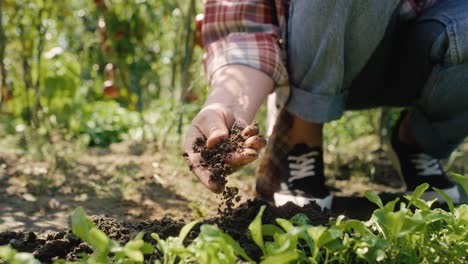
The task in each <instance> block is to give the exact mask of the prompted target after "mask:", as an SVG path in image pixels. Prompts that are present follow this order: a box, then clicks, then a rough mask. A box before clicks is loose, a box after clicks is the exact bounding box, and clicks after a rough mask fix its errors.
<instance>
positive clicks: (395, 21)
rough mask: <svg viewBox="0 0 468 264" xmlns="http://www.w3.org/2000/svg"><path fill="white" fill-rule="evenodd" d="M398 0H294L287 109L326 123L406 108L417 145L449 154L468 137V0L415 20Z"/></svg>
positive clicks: (455, 0)
mask: <svg viewBox="0 0 468 264" xmlns="http://www.w3.org/2000/svg"><path fill="white" fill-rule="evenodd" d="M398 4H399V1H372V0H327V1H305V0H296V1H292V3H291V8H290V20H289V25H288V27H289V30H288V55H289V69H290V75H289V77H290V83H291V96H290V99H289V102H288V105H287V110H288V111H290V112H292V113H294V114H296V115H298V116H300V117H302V118H304V119H306V120H308V121H311V122H316V123H323V122H328V121H331V120H334V119H338V118H340V117H341V115H342V113H343V111H345V110H352V109H364V108H372V107H377V106H407V107H408V108H409V117H410V122H411V130H412V134H413V135H414V137H415V138H416V140H417V141H418V143H419V144H420V146H421V147H422V148H423V149H424V151H425V152H426V153H428V154H430V155H432V156H434V157H437V158H447V157H448V156H449V155H450V154H451V153H452V151H453V150H454V149H456V148H457V146H458V145H459V144H460V143H461V142H462V141H463V140H464V139H465V137H466V136H467V135H468V1H466V0H445V1H441V2H440V3H438V4H436V5H435V6H433V7H432V8H430V9H428V10H426V11H424V13H423V14H422V15H420V16H419V17H418V18H417V19H415V20H411V21H403V20H401V19H400V17H399V16H398V10H399V8H398ZM317 10H318V11H317ZM314 13H315V14H314ZM375 14H378V16H375ZM320 19H323V21H322V22H317V21H318V20H320Z"/></svg>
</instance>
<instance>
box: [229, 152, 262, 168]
mask: <svg viewBox="0 0 468 264" xmlns="http://www.w3.org/2000/svg"><path fill="white" fill-rule="evenodd" d="M257 158H258V153H257V151H255V150H254V149H250V148H245V149H243V150H242V152H239V153H238V152H235V153H232V155H231V156H230V157H229V159H228V161H227V163H228V164H229V166H231V167H232V168H234V169H237V168H239V167H242V166H244V165H247V164H249V163H251V162H253V161H255V160H256V159H257Z"/></svg>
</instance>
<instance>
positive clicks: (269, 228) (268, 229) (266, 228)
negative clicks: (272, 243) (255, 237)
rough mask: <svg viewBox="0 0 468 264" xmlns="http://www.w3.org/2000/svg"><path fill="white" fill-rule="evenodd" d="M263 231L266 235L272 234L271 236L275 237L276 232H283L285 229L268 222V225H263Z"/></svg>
mask: <svg viewBox="0 0 468 264" xmlns="http://www.w3.org/2000/svg"><path fill="white" fill-rule="evenodd" d="M262 233H263V236H264V237H266V236H270V237H273V236H274V235H275V234H283V233H284V231H283V229H281V228H279V227H277V226H275V225H270V224H267V225H263V226H262Z"/></svg>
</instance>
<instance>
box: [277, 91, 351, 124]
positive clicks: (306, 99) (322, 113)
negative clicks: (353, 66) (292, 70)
mask: <svg viewBox="0 0 468 264" xmlns="http://www.w3.org/2000/svg"><path fill="white" fill-rule="evenodd" d="M345 98H346V96H345V94H334V95H320V94H315V93H311V92H308V91H306V90H303V89H299V88H297V87H294V86H291V94H290V97H289V101H288V104H287V106H286V109H287V110H288V111H289V112H290V113H293V114H295V115H297V116H299V117H300V118H302V119H304V120H306V121H309V122H313V123H326V122H330V121H333V120H336V119H339V118H340V117H341V116H342V115H343V111H344V102H345Z"/></svg>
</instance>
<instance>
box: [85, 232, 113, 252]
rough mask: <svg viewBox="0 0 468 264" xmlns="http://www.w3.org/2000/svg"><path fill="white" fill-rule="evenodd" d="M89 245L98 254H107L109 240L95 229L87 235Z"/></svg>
mask: <svg viewBox="0 0 468 264" xmlns="http://www.w3.org/2000/svg"><path fill="white" fill-rule="evenodd" d="M88 239H89V244H90V245H91V247H92V248H93V249H95V250H96V251H98V252H100V253H107V252H108V246H109V238H108V237H107V235H106V234H105V233H104V232H102V231H101V230H99V229H98V228H97V227H95V228H93V229H91V230H90V231H89V235H88Z"/></svg>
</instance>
